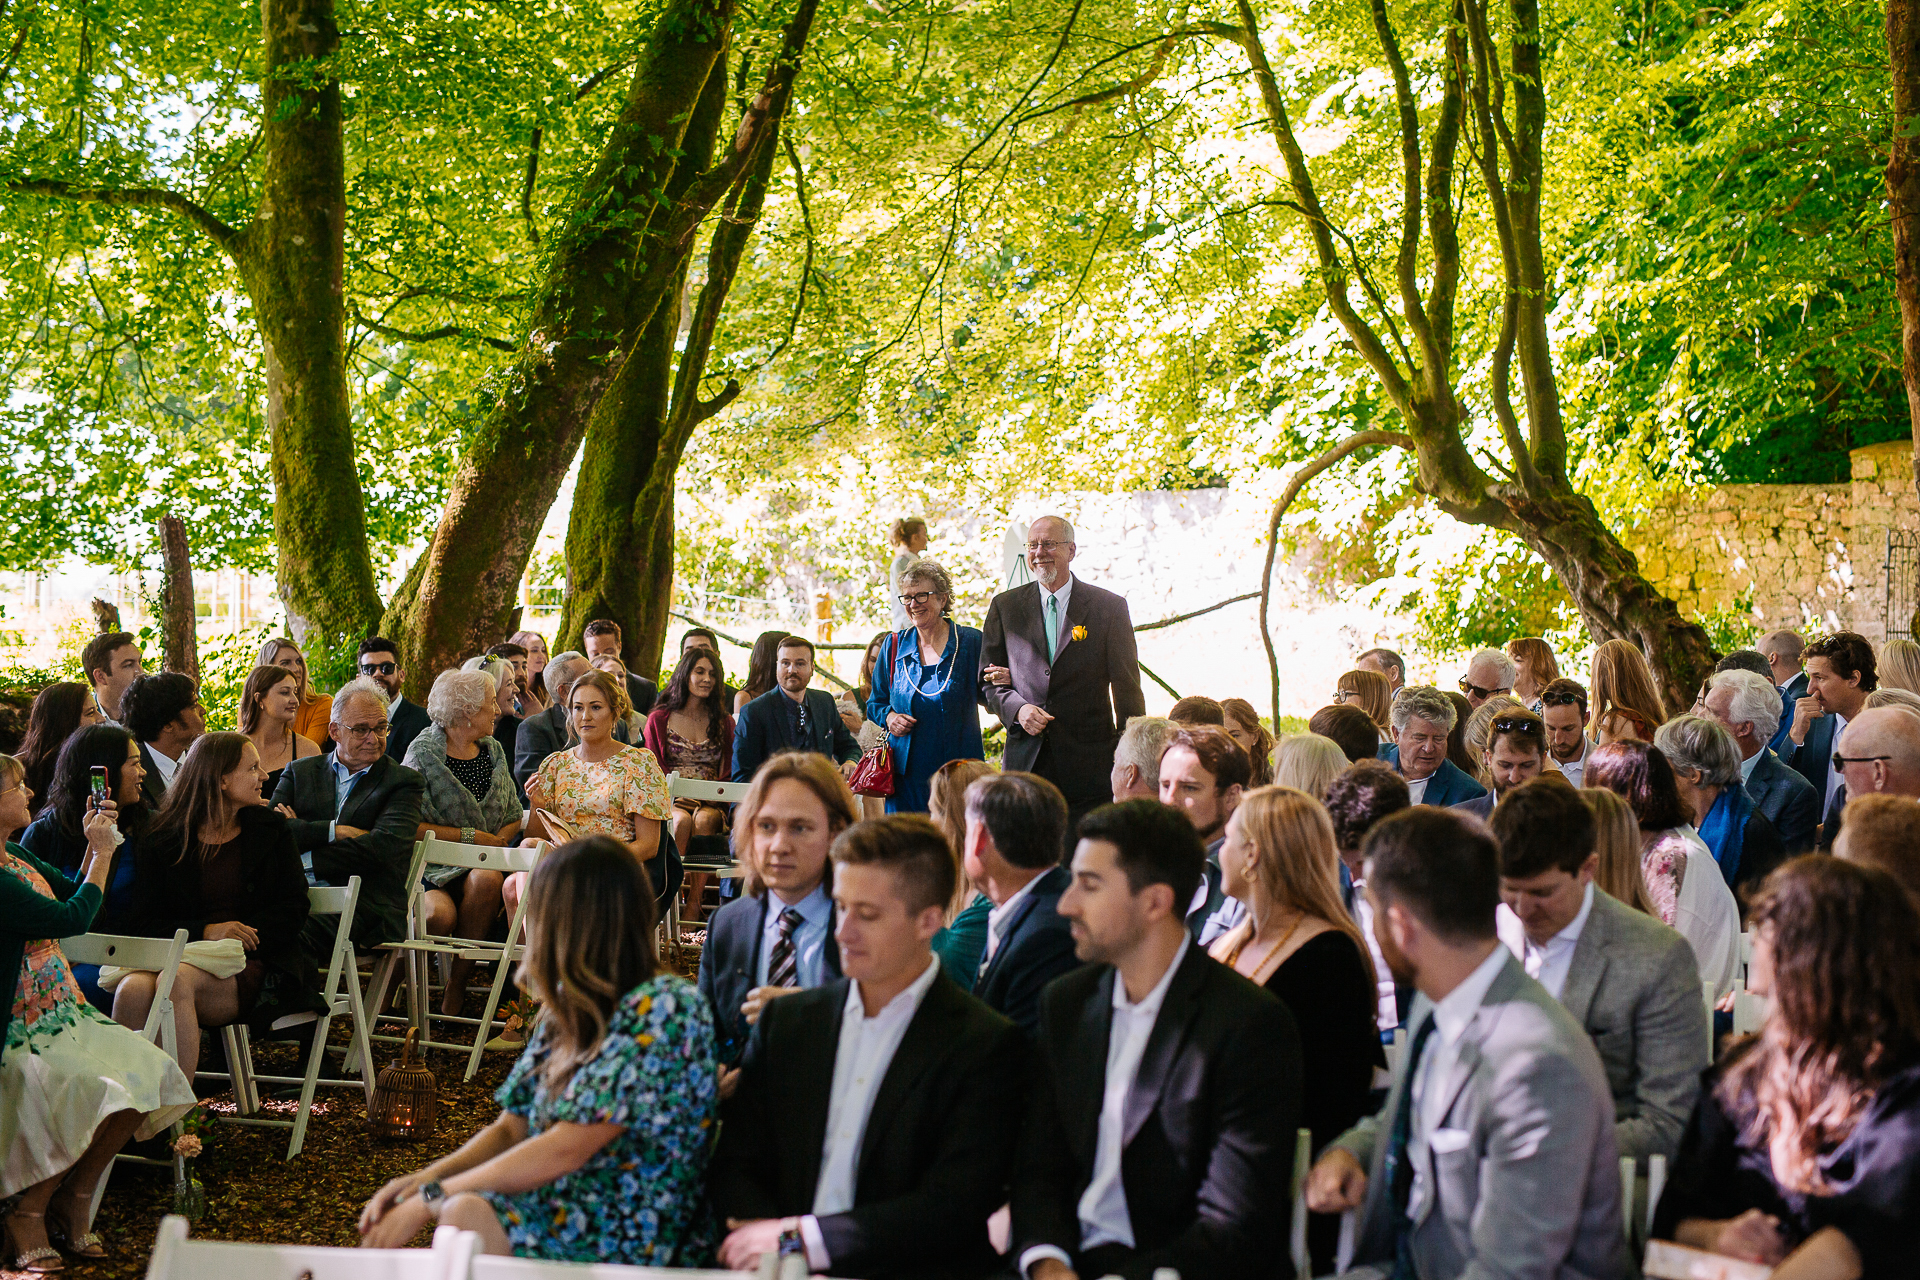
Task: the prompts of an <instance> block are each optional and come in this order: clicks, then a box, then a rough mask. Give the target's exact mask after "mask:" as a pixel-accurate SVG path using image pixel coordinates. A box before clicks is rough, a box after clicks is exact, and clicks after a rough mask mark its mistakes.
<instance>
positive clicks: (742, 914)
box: [700, 893, 840, 1067]
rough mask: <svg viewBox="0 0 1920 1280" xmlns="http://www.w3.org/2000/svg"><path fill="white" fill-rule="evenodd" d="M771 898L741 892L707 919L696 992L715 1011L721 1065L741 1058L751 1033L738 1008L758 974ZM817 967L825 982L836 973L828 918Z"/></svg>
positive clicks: (836, 955)
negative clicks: (705, 937) (698, 984)
mask: <svg viewBox="0 0 1920 1280" xmlns="http://www.w3.org/2000/svg"><path fill="white" fill-rule="evenodd" d="M771 897H772V894H770V893H762V894H761V895H760V896H758V897H754V896H752V895H750V894H743V895H741V896H740V897H738V898H735V899H734V900H733V901H732V902H728V903H723V904H722V905H721V907H720V909H719V910H718V911H716V912H714V913H713V916H712V918H711V919H710V920H708V921H707V944H706V946H705V947H703V948H701V951H700V994H701V995H703V996H705V997H706V998H707V1004H708V1006H709V1007H710V1008H711V1009H712V1010H713V1035H714V1043H715V1046H716V1048H717V1049H718V1055H719V1059H720V1065H721V1066H723V1067H730V1066H732V1065H733V1064H734V1063H736V1062H738V1061H739V1060H740V1055H741V1053H743V1052H744V1051H745V1050H746V1047H747V1036H748V1035H749V1034H750V1033H751V1032H752V1031H753V1028H752V1027H749V1026H748V1025H747V1019H746V1016H745V1015H744V1014H742V1013H741V1012H740V1006H741V1005H743V1004H745V1003H746V1002H747V993H748V992H749V991H751V990H753V988H754V986H755V985H756V979H757V976H758V974H759V972H760V939H761V938H762V937H763V936H764V935H765V933H766V926H767V902H768V900H769V899H770V898H771ZM820 970H821V979H822V981H823V982H830V981H832V980H833V979H835V978H838V977H839V976H840V944H839V943H838V942H836V941H834V937H833V925H832V923H831V922H829V923H828V925H827V942H826V945H825V946H824V947H822V948H821V949H820Z"/></svg>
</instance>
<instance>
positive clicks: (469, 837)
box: [460, 827, 473, 844]
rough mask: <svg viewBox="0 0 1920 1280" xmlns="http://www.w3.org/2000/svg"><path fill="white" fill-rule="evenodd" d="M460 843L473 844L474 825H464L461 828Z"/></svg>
mask: <svg viewBox="0 0 1920 1280" xmlns="http://www.w3.org/2000/svg"><path fill="white" fill-rule="evenodd" d="M460 843H461V844H472V843H473V828H472V827H462V828H460Z"/></svg>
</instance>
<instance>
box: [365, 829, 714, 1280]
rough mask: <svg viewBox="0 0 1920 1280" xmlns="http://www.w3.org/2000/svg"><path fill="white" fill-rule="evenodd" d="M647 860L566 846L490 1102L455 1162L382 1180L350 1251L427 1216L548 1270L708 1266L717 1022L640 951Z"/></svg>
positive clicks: (611, 847)
mask: <svg viewBox="0 0 1920 1280" xmlns="http://www.w3.org/2000/svg"><path fill="white" fill-rule="evenodd" d="M653 911H654V894H653V887H652V883H651V882H650V881H649V880H648V878H647V871H646V864H645V863H643V862H641V861H640V860H639V859H637V858H635V857H634V856H633V853H632V852H631V851H630V850H629V849H628V848H627V846H626V845H625V844H624V843H622V842H620V841H617V840H614V839H612V838H611V837H608V836H589V837H587V838H586V839H584V840H576V841H575V842H573V843H572V844H568V845H562V846H561V847H560V848H558V849H555V850H554V851H553V852H551V853H549V854H548V855H547V856H546V857H545V858H542V859H541V860H540V865H539V866H538V867H537V868H535V869H534V872H533V877H532V879H531V881H530V882H529V884H528V888H527V920H528V927H527V949H526V958H525V959H524V960H523V961H522V962H521V966H520V980H521V982H522V983H523V984H524V985H526V986H527V987H528V988H529V989H530V990H531V991H532V992H533V995H534V998H535V999H537V1000H538V1001H539V1002H540V1006H541V1008H540V1016H539V1020H538V1021H537V1022H536V1023H535V1024H534V1031H533V1034H532V1035H531V1036H530V1037H529V1038H528V1041H527V1047H526V1050H525V1051H524V1052H523V1053H522V1054H521V1055H520V1060H519V1062H517V1063H515V1064H514V1068H513V1071H512V1073H511V1074H510V1075H508V1076H507V1082H506V1083H505V1084H503V1085H501V1086H500V1092H499V1093H498V1094H496V1095H495V1096H496V1097H497V1098H498V1099H499V1102H500V1107H501V1111H500V1116H499V1118H498V1119H496V1120H495V1121H494V1122H493V1123H492V1124H490V1125H488V1126H487V1127H486V1128H485V1129H482V1130H481V1131H480V1132H479V1133H477V1134H475V1135H474V1136H473V1138H472V1139H471V1140H470V1141H468V1143H467V1144H466V1145H465V1146H464V1147H461V1148H460V1149H459V1150H458V1151H456V1152H454V1153H453V1154H452V1155H450V1156H447V1157H445V1158H444V1159H441V1160H437V1161H435V1162H434V1163H433V1164H430V1165H428V1166H427V1167H426V1168H424V1169H422V1170H420V1171H419V1172H418V1173H411V1174H408V1175H406V1176H405V1177H400V1178H395V1179H394V1180H393V1181H392V1182H389V1183H388V1184H387V1185H386V1186H384V1187H382V1188H381V1189H380V1191H379V1193H378V1194H376V1195H375V1196H374V1197H373V1199H372V1200H370V1201H368V1202H367V1207H366V1209H365V1210H363V1211H362V1213H361V1215H360V1231H361V1242H362V1243H363V1244H366V1245H371V1246H374V1247H377V1248H398V1247H400V1246H402V1245H405V1244H406V1243H407V1242H408V1241H409V1240H411V1239H413V1237H414V1236H415V1235H417V1234H419V1232H420V1231H421V1230H422V1229H423V1228H424V1227H426V1226H428V1225H429V1224H430V1223H431V1222H433V1221H434V1220H435V1219H438V1220H439V1221H441V1222H445V1223H448V1224H451V1225H453V1226H456V1227H460V1228H461V1229H463V1230H467V1231H474V1232H477V1233H479V1236H480V1242H481V1248H482V1249H483V1251H484V1252H487V1253H496V1254H506V1253H512V1254H517V1255H519V1256H520V1257H527V1258H546V1259H550V1260H553V1261H561V1262H611V1263H631V1264H635V1265H639V1266H648V1267H687V1266H699V1265H701V1264H703V1263H705V1262H706V1261H707V1260H708V1259H709V1258H710V1257H711V1256H712V1252H713V1233H712V1230H711V1225H712V1224H711V1223H710V1221H709V1218H708V1214H707V1211H706V1208H705V1192H704V1184H705V1181H706V1173H707V1153H708V1151H709V1150H710V1149H711V1148H712V1145H713V1124H714V1108H715V1107H716V1105H717V1104H718V1100H719V1070H718V1068H717V1066H716V1065H715V1061H714V1040H713V1016H712V1014H711V1013H710V1012H709V1011H708V1008H707V1002H706V998H705V997H704V996H702V995H701V994H700V992H699V990H698V988H696V987H695V986H694V985H693V984H692V983H691V982H688V981H687V980H686V979H684V978H680V977H677V976H675V975H674V974H672V973H670V972H668V971H667V970H666V969H665V967H664V966H662V965H661V963H660V959H659V957H658V955H657V954H656V953H655V951H654V941H653V939H654V914H653Z"/></svg>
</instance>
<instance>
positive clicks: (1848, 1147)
mask: <svg viewBox="0 0 1920 1280" xmlns="http://www.w3.org/2000/svg"><path fill="white" fill-rule="evenodd" d="M1752 1043H1753V1042H1749V1045H1748V1047H1746V1048H1744V1049H1739V1050H1735V1052H1734V1056H1732V1057H1730V1058H1728V1059H1726V1060H1725V1061H1723V1062H1722V1063H1721V1064H1720V1065H1719V1066H1718V1067H1715V1068H1712V1069H1710V1070H1709V1071H1708V1072H1707V1073H1706V1077H1705V1080H1706V1083H1705V1085H1704V1086H1703V1087H1702V1089H1701V1091H1700V1103H1699V1105H1698V1106H1696V1107H1695V1108H1694V1111H1693V1120H1692V1123H1690V1124H1689V1125H1688V1126H1687V1136H1686V1137H1685V1139H1683V1140H1682V1141H1681V1143H1680V1155H1679V1157H1678V1159H1677V1160H1676V1161H1675V1162H1674V1167H1673V1174H1672V1176H1671V1177H1670V1178H1669V1179H1668V1180H1667V1190H1666V1194H1664V1195H1662V1196H1661V1197H1660V1208H1659V1211H1658V1212H1657V1213H1656V1214H1655V1215H1654V1222H1653V1235H1654V1238H1655V1239H1657V1240H1671V1239H1673V1233H1674V1229H1675V1228H1676V1227H1678V1226H1679V1225H1680V1223H1681V1222H1682V1221H1684V1220H1685V1219H1687V1218H1706V1219H1709V1220H1714V1221H1723V1220H1725V1219H1727V1218H1734V1217H1738V1216H1739V1215H1740V1214H1742V1213H1744V1212H1746V1211H1747V1210H1748V1209H1758V1210H1760V1211H1761V1212H1762V1213H1769V1214H1772V1215H1773V1216H1774V1217H1776V1218H1778V1219H1779V1220H1780V1233H1781V1234H1782V1235H1783V1236H1784V1237H1786V1239H1787V1242H1788V1247H1789V1248H1792V1247H1796V1246H1798V1245H1799V1244H1800V1243H1801V1242H1802V1241H1804V1240H1806V1239H1807V1238H1808V1237H1809V1236H1811V1235H1813V1234H1814V1233H1815V1232H1817V1231H1820V1230H1821V1229H1822V1228H1825V1227H1834V1228H1836V1229H1838V1230H1839V1232H1840V1234H1842V1235H1844V1236H1845V1237H1846V1238H1847V1240H1848V1241H1849V1242H1850V1243H1851V1244H1852V1245H1853V1247H1854V1249H1855V1250H1856V1251H1857V1252H1858V1253H1859V1254H1860V1264H1861V1274H1862V1275H1863V1276H1867V1277H1870V1280H1891V1278H1894V1277H1902V1276H1910V1277H1920V1251H1916V1250H1915V1248H1914V1242H1915V1240H1916V1239H1920V1228H1917V1227H1916V1224H1920V1059H1917V1060H1914V1061H1910V1062H1909V1063H1908V1064H1907V1065H1906V1066H1905V1067H1904V1068H1903V1069H1902V1070H1900V1071H1898V1072H1895V1073H1894V1074H1893V1075H1892V1076H1890V1077H1888V1078H1887V1079H1886V1080H1885V1081H1884V1082H1882V1084H1881V1085H1880V1087H1879V1089H1877V1090H1876V1091H1875V1092H1874V1096H1873V1101H1872V1102H1871V1103H1869V1104H1868V1106H1867V1113H1866V1115H1864V1116H1863V1117H1861V1119H1860V1123H1859V1124H1857V1125H1855V1126H1854V1130H1853V1132H1852V1133H1851V1134H1849V1135H1848V1136H1847V1139H1846V1141H1844V1142H1842V1143H1841V1144H1840V1145H1839V1146H1837V1147H1835V1148H1834V1149H1833V1150H1832V1151H1830V1152H1828V1153H1827V1154H1826V1155H1824V1156H1822V1157H1821V1158H1820V1173H1821V1176H1822V1177H1823V1178H1824V1179H1825V1181H1826V1183H1827V1186H1828V1193H1827V1194H1826V1195H1818V1196H1808V1195H1801V1194H1799V1193H1798V1192H1791V1191H1786V1190H1784V1189H1783V1188H1781V1186H1780V1184H1779V1183H1777V1182H1775V1181H1774V1177H1773V1160H1772V1157H1771V1156H1770V1155H1769V1153H1768V1151H1767V1141H1766V1138H1765V1136H1764V1135H1763V1136H1761V1137H1760V1139H1759V1140H1758V1142H1757V1143H1756V1144H1752V1145H1750V1144H1748V1143H1747V1142H1745V1141H1743V1140H1742V1138H1741V1134H1740V1130H1741V1128H1742V1126H1741V1124H1740V1122H1739V1121H1738V1120H1737V1119H1736V1118H1735V1117H1733V1116H1730V1115H1729V1114H1728V1113H1727V1111H1726V1109H1725V1107H1724V1105H1723V1104H1722V1103H1721V1101H1720V1099H1719V1097H1718V1096H1717V1094H1716V1091H1715V1087H1716V1086H1717V1085H1718V1084H1719V1082H1720V1077H1721V1074H1722V1072H1724V1070H1725V1069H1726V1067H1727V1065H1729V1063H1731V1062H1734V1061H1738V1059H1739V1056H1740V1055H1741V1054H1743V1053H1747V1052H1752V1048H1751V1045H1752Z"/></svg>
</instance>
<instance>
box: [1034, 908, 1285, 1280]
mask: <svg viewBox="0 0 1920 1280" xmlns="http://www.w3.org/2000/svg"><path fill="white" fill-rule="evenodd" d="M1116 981H1118V978H1117V976H1116V974H1115V971H1114V970H1113V969H1112V968H1111V967H1109V966H1106V965H1097V966H1096V965H1089V966H1087V967H1086V968H1084V969H1082V970H1080V971H1079V972H1078V973H1073V974H1069V975H1068V976H1067V977H1064V978H1062V979H1060V980H1059V981H1058V982H1055V983H1054V984H1053V985H1052V986H1051V987H1048V988H1047V993H1046V995H1045V996H1044V997H1043V998H1042V1000H1041V1007H1040V1040H1039V1051H1040V1061H1039V1063H1038V1064H1037V1067H1036V1070H1035V1073H1034V1077H1035V1078H1034V1088H1033V1098H1032V1102H1031V1105H1030V1110H1029V1112H1028V1118H1027V1127H1026V1130H1025V1133H1024V1135H1023V1136H1022V1139H1021V1147H1020V1156H1019V1159H1018V1162H1017V1164H1016V1167H1015V1170H1014V1183H1013V1248H1012V1250H1011V1253H1010V1255H1009V1256H1010V1258H1011V1259H1012V1260H1014V1261H1016V1262H1017V1261H1018V1259H1019V1258H1020V1256H1021V1255H1022V1254H1023V1253H1025V1251H1026V1250H1027V1249H1029V1248H1031V1247H1033V1246H1034V1245H1041V1244H1050V1245H1053V1246H1055V1247H1056V1248H1059V1249H1062V1250H1065V1252H1066V1253H1067V1255H1068V1256H1069V1257H1072V1258H1075V1259H1078V1258H1079V1256H1080V1218H1079V1212H1078V1205H1079V1201H1080V1197H1081V1195H1082V1194H1083V1193H1084V1192H1085V1191H1086V1189H1087V1184H1088V1183H1089V1182H1091V1181H1092V1179H1093V1162H1094V1155H1095V1152H1096V1149H1097V1143H1098V1138H1099V1124H1100V1105H1101V1101H1102V1098H1103V1096H1104V1093H1105V1088H1106V1074H1107V1039H1108V1033H1109V1032H1110V1030H1111V1029H1112V1025H1113V984H1114V983H1115V982H1116ZM1300 1070H1301V1068H1300V1036H1299V1032H1298V1030H1297V1029H1296V1028H1295V1027H1294V1023H1293V1015H1292V1014H1290V1013H1288V1012H1287V1008H1286V1006H1285V1005H1283V1004H1281V1003H1280V1001H1278V1000H1276V999H1275V998H1274V997H1273V996H1271V995H1269V994H1268V993H1267V992H1265V991H1263V990H1261V989H1260V988H1259V987H1256V986H1254V985H1253V984H1252V983H1251V982H1248V981H1247V980H1246V979H1245V978H1243V977H1241V976H1240V975H1239V974H1237V973H1235V972H1233V971H1232V970H1231V969H1229V968H1227V967H1226V966H1225V965H1223V964H1220V963H1219V962H1218V961H1216V960H1213V959H1212V958H1210V957H1209V956H1208V955H1207V954H1206V952H1204V951H1202V950H1200V948H1199V947H1197V946H1195V945H1193V944H1192V943H1189V944H1188V945H1187V952H1186V955H1185V957H1184V958H1183V959H1182V960H1181V962H1180V969H1179V971H1178V972H1177V973H1175V974H1174V976H1173V981H1172V984H1171V985H1170V986H1169V987H1168V989H1167V995H1166V1001H1165V1003H1164V1004H1162V1005H1161V1007H1160V1016H1159V1017H1158V1018H1157V1019H1156V1020H1155V1021H1154V1024H1153V1031H1152V1034H1151V1035H1150V1036H1149V1037H1148V1040H1147V1048H1146V1053H1145V1054H1144V1055H1143V1056H1142V1057H1141V1059H1140V1071H1139V1074H1138V1075H1137V1076H1136V1077H1135V1079H1134V1084H1133V1088H1132V1090H1131V1091H1130V1092H1129V1093H1128V1095H1127V1111H1126V1128H1125V1135H1126V1137H1125V1144H1124V1146H1123V1148H1122V1152H1121V1157H1120V1177H1121V1183H1122V1185H1123V1186H1124V1188H1125V1190H1126V1197H1127V1212H1128V1216H1129V1217H1130V1218H1131V1220H1132V1226H1133V1239H1134V1248H1133V1250H1132V1251H1131V1252H1130V1253H1128V1254H1127V1255H1126V1256H1125V1257H1124V1258H1123V1259H1120V1258H1110V1257H1106V1256H1103V1257H1102V1258H1101V1259H1100V1261H1099V1270H1096V1271H1094V1272H1092V1274H1094V1275H1101V1274H1105V1273H1107V1272H1116V1273H1117V1274H1119V1275H1121V1276H1124V1277H1126V1280H1146V1278H1147V1277H1149V1276H1151V1275H1152V1274H1153V1272H1154V1269H1155V1268H1157V1267H1172V1268H1174V1269H1175V1270H1177V1271H1179V1273H1180V1274H1181V1275H1183V1276H1196V1277H1198V1276H1221V1277H1227V1276H1262V1277H1268V1276H1273V1277H1278V1276H1290V1275H1292V1274H1293V1272H1292V1267H1291V1266H1290V1264H1289V1263H1288V1261H1287V1237H1288V1220H1289V1218H1290V1217H1291V1216H1292V1215H1291V1200H1290V1197H1289V1191H1290V1182H1291V1178H1292V1173H1293V1145H1294V1133H1295V1131H1296V1130H1297V1129H1298V1128H1299V1124H1300V1087H1301V1086H1300ZM1104 1253H1105V1251H1103V1255H1104Z"/></svg>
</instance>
